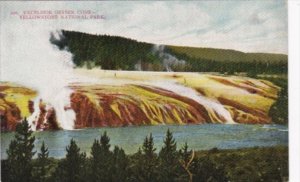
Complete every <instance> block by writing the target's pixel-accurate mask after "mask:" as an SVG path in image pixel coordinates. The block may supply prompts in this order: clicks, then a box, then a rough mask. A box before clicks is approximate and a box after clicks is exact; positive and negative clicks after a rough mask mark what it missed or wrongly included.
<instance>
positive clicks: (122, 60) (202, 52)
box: [50, 30, 288, 75]
mask: <svg viewBox="0 0 300 182" xmlns="http://www.w3.org/2000/svg"><path fill="white" fill-rule="evenodd" d="M50 42H51V43H52V44H55V45H56V46H57V47H58V48H59V49H61V50H68V51H70V52H71V53H72V54H73V55H74V56H73V62H74V63H75V65H76V66H77V67H86V68H88V69H91V68H94V67H100V68H101V69H105V70H138V71H179V72H221V73H229V74H233V73H235V72H247V73H249V74H250V75H256V74H265V73H266V74H277V73H284V74H285V73H287V59H288V58H287V55H282V54H269V53H244V52H240V51H235V50H225V49H213V48H192V47H180V46H169V45H168V46H165V45H154V44H150V43H145V42H138V41H136V40H132V39H128V38H124V37H119V36H110V35H92V34H87V33H81V32H74V31H66V30H62V31H61V33H60V34H59V36H58V37H57V36H55V35H54V34H51V37H50ZM278 68H280V69H278Z"/></svg>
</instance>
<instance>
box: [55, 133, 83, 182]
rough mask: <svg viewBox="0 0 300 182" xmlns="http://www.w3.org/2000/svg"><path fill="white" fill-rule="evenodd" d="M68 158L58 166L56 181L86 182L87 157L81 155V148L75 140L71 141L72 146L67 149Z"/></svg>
mask: <svg viewBox="0 0 300 182" xmlns="http://www.w3.org/2000/svg"><path fill="white" fill-rule="evenodd" d="M66 151H67V154H66V158H65V159H62V161H61V162H60V163H59V164H58V167H57V170H56V172H55V174H54V177H55V181H60V182H81V181H86V179H85V177H86V174H85V172H86V170H85V167H86V155H85V153H80V148H79V147H78V146H77V144H76V142H75V140H73V139H71V141H70V145H69V146H67V147H66Z"/></svg>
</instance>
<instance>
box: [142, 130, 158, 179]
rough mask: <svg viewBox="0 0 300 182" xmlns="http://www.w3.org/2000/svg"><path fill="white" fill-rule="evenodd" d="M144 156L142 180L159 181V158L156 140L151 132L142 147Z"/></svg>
mask: <svg viewBox="0 0 300 182" xmlns="http://www.w3.org/2000/svg"><path fill="white" fill-rule="evenodd" d="M142 150H143V157H142V165H143V166H140V168H141V169H142V171H141V174H140V176H141V181H157V174H158V171H157V166H158V159H157V155H156V154H155V151H156V148H154V142H153V137H152V134H151V133H150V135H149V137H146V138H145V140H144V144H143V147H142Z"/></svg>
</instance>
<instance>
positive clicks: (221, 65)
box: [165, 47, 288, 77]
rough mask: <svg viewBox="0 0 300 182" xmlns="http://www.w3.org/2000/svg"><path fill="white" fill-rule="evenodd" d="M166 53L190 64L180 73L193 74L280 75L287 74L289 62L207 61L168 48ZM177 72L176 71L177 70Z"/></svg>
mask: <svg viewBox="0 0 300 182" xmlns="http://www.w3.org/2000/svg"><path fill="white" fill-rule="evenodd" d="M165 50H166V52H168V53H169V54H173V55H175V56H176V57H177V58H178V59H183V60H186V62H187V63H188V64H187V65H186V67H185V68H184V70H178V71H192V72H220V73H226V74H230V75H232V74H234V73H240V72H245V73H247V75H248V76H251V77H253V76H256V75H257V74H278V73H284V74H286V73H287V69H288V64H287V60H281V61H272V60H263V61H262V60H255V59H253V60H252V61H244V60H240V61H235V60H224V61H217V60H212V59H205V58H199V57H191V56H189V55H187V54H185V53H178V52H176V51H174V50H172V49H170V48H168V47H166V49H165ZM175 70H176V69H175Z"/></svg>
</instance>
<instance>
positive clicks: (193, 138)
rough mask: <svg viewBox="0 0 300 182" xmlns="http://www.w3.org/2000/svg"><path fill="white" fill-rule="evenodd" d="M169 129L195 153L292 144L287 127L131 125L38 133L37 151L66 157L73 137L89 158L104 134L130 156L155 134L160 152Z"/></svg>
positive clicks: (6, 138)
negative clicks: (91, 150)
mask: <svg viewBox="0 0 300 182" xmlns="http://www.w3.org/2000/svg"><path fill="white" fill-rule="evenodd" d="M167 129H170V131H172V132H173V136H174V138H175V140H176V142H177V147H178V148H181V147H182V146H183V145H184V143H185V142H187V143H188V145H189V147H190V148H191V149H194V150H207V149H211V148H214V147H217V148H219V149H236V148H246V147H254V146H275V145H284V146H287V145H288V126H287V125H244V124H233V125H232V124H202V125H161V126H130V127H118V128H88V129H80V130H59V131H40V132H34V133H33V135H34V136H35V138H36V140H35V146H36V148H35V150H37V149H39V148H40V146H41V144H42V141H45V143H46V145H47V146H48V148H49V156H50V157H54V158H62V157H64V156H65V154H66V151H65V149H66V146H67V145H68V144H69V143H70V140H71V139H72V138H73V139H75V140H76V142H77V144H78V146H79V147H80V149H81V151H84V152H87V155H89V152H90V148H91V146H92V144H93V142H94V139H95V138H97V139H99V138H100V136H101V134H103V132H104V131H107V134H108V136H109V137H110V143H111V145H112V147H111V149H113V146H115V145H118V146H119V147H122V148H123V149H124V150H125V152H126V153H127V154H132V153H135V152H136V151H137V150H138V148H139V147H141V146H142V144H143V140H144V138H145V137H146V135H148V134H150V133H152V136H153V138H154V145H155V147H156V148H157V152H158V150H159V149H160V148H161V146H162V145H163V140H164V137H165V133H166V131H167ZM13 137H14V133H13V132H7V133H6V132H2V133H1V158H2V159H3V158H6V157H7V155H6V150H7V149H8V147H9V143H10V141H11V140H12V139H13Z"/></svg>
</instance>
